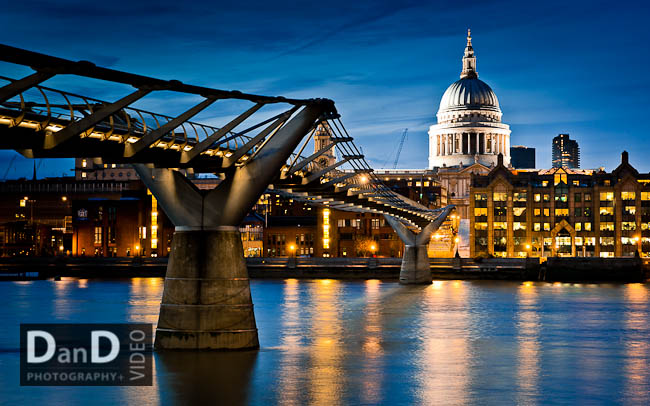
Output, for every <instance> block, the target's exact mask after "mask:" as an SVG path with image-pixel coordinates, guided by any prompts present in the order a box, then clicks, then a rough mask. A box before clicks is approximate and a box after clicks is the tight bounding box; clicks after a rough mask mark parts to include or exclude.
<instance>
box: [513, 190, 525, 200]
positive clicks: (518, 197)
mask: <svg viewBox="0 0 650 406" xmlns="http://www.w3.org/2000/svg"><path fill="white" fill-rule="evenodd" d="M526 196H527V195H526V192H515V194H514V198H513V200H514V201H515V202H525V201H526V200H527V199H526Z"/></svg>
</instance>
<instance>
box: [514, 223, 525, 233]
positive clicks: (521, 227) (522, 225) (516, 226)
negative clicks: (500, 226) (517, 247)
mask: <svg viewBox="0 0 650 406" xmlns="http://www.w3.org/2000/svg"><path fill="white" fill-rule="evenodd" d="M512 229H513V230H514V231H517V230H525V229H526V223H522V222H518V221H517V222H514V223H512Z"/></svg>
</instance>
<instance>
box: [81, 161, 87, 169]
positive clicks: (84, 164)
mask: <svg viewBox="0 0 650 406" xmlns="http://www.w3.org/2000/svg"><path fill="white" fill-rule="evenodd" d="M87 166H88V162H87V161H86V160H85V159H82V160H81V167H82V168H85V167H87Z"/></svg>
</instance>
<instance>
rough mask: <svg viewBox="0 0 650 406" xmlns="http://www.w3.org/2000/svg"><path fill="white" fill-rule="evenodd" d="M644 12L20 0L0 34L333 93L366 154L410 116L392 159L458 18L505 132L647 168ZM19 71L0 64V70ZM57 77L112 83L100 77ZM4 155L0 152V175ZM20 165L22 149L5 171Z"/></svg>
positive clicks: (197, 76)
mask: <svg viewBox="0 0 650 406" xmlns="http://www.w3.org/2000/svg"><path fill="white" fill-rule="evenodd" d="M649 10H650V6H649V5H648V4H647V3H646V2H626V1H617V2H612V1H580V2H571V1H544V2H534V3H533V2H525V1H516V0H505V1H494V2H489V1H473V0H465V1H459V2H425V1H422V0H418V1H395V2H388V1H375V2H365V1H338V0H335V1H329V2H307V1H303V2H279V1H259V0H252V1H246V2H242V1H232V2H221V1H214V2H209V1H195V2H182V1H178V0H174V1H167V0H162V1H152V2H144V1H138V0H133V1H130V2H124V3H122V4H118V3H116V2H108V1H104V2H90V1H87V0H58V1H50V0H43V1H29V0H27V1H14V2H10V3H6V4H5V5H4V6H3V10H2V13H0V27H1V28H0V31H1V32H2V40H1V41H2V42H3V43H5V44H8V45H13V46H17V47H21V48H26V49H29V50H34V51H38V52H43V53H48V54H52V55H56V56H60V57H64V58H69V59H73V60H89V61H93V62H95V63H96V64H98V65H101V66H106V67H111V68H114V69H119V70H125V71H130V72H134V73H140V74H145V75H149V76H155V77H160V78H163V79H178V80H181V81H183V82H185V83H192V84H198V85H204V86H210V87H216V88H223V89H237V90H241V91H246V92H256V93H261V94H269V95H284V96H291V97H305V98H307V97H327V98H331V99H333V100H334V101H335V102H336V105H337V107H338V109H339V112H340V113H341V114H342V120H343V122H344V123H345V124H346V126H347V128H348V130H349V131H350V133H351V135H352V136H353V137H355V139H356V141H357V144H358V145H360V146H361V147H362V148H363V151H364V153H365V154H366V156H367V157H368V158H369V161H370V163H371V165H373V166H374V167H376V168H378V167H382V166H383V165H384V163H385V162H387V161H388V162H389V163H388V166H392V161H393V159H394V154H395V150H396V149H397V146H398V143H399V139H400V136H401V133H402V131H403V129H404V128H408V129H409V135H408V140H407V142H406V144H405V146H404V150H403V152H402V156H401V159H400V163H399V167H401V168H424V167H426V166H427V153H428V136H427V130H428V127H429V125H431V124H434V123H435V113H436V111H437V109H438V104H439V102H440V98H441V96H442V94H443V92H444V90H445V89H446V88H447V86H448V85H449V84H451V83H452V82H454V81H455V80H457V79H458V75H459V74H460V69H461V57H462V53H463V49H464V46H465V33H466V29H467V28H468V27H470V28H471V29H472V34H473V44H474V49H475V51H476V55H477V58H478V72H479V76H480V78H481V79H482V80H484V81H486V82H487V83H488V84H489V85H490V86H491V87H492V88H493V90H494V91H495V92H496V94H497V96H498V98H499V102H500V104H501V109H502V111H503V121H504V122H505V123H507V124H510V126H511V129H512V138H511V144H512V145H526V146H531V147H535V148H536V149H537V166H538V167H539V168H546V167H549V166H550V163H551V162H550V161H551V158H550V156H551V153H550V146H551V139H552V138H553V137H554V136H555V135H557V134H558V133H560V132H567V133H569V134H570V135H571V137H572V138H574V139H577V140H578V142H579V144H580V149H581V159H582V167H584V168H596V167H599V166H605V167H606V168H607V169H608V170H611V169H613V168H614V167H616V165H618V163H619V161H620V153H621V151H623V150H624V149H626V150H628V151H630V161H631V163H632V165H634V166H635V167H636V168H637V169H639V170H640V171H642V172H648V171H650V159H648V157H650V143H649V142H647V141H646V138H647V132H648V127H647V119H648V117H649V116H650V114H648V113H649V112H650V111H649V107H648V106H649V102H650V100H649V97H648V95H649V94H650V80H649V79H648V73H647V72H648V64H649V62H650V58H649V56H648V50H647V47H648V42H649V41H648V39H649V37H650V35H649V34H648V20H649V17H650V11H649ZM24 73H28V72H27V71H21V70H19V69H15V68H14V67H12V66H9V65H7V64H0V75H12V74H24ZM57 83H61V82H57ZM48 84H50V83H48ZM50 85H51V86H52V87H54V84H50ZM58 87H61V86H58ZM66 90H73V91H79V92H84V93H86V94H87V95H89V96H93V97H96V98H99V99H108V100H112V99H114V98H115V97H116V94H115V93H114V92H111V91H109V90H106V89H104V88H102V87H99V86H96V87H92V86H87V87H84V88H82V89H75V88H72V89H66ZM122 94H124V93H122ZM152 103H153V107H152V106H148V107H149V108H150V109H155V108H158V107H160V106H161V105H163V106H164V107H160V109H162V110H163V111H161V112H168V111H166V110H168V109H169V108H170V107H169V103H168V102H166V103H163V104H161V103H160V100H158V101H157V102H156V101H155V100H154V101H153V102H152ZM156 103H157V104H156ZM181 111H182V110H181ZM14 154H15V153H14V152H10V151H0V176H1V175H3V174H4V172H5V170H6V169H7V165H8V164H9V160H10V159H11V156H12V155H14ZM46 162H47V163H46V164H43V165H41V168H40V170H39V177H41V176H60V175H61V174H62V173H66V174H71V172H70V169H71V168H72V166H73V164H72V161H71V160H48V161H46ZM31 173H32V163H31V161H30V160H27V159H24V158H22V157H20V158H19V159H17V160H16V162H15V164H14V166H13V167H12V168H11V170H10V171H9V177H10V178H16V177H21V176H26V177H31Z"/></svg>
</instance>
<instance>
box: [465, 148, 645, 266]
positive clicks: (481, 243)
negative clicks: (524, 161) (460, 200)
mask: <svg viewBox="0 0 650 406" xmlns="http://www.w3.org/2000/svg"><path fill="white" fill-rule="evenodd" d="M470 211H471V214H472V215H471V217H470V221H471V224H470V241H471V245H470V251H471V256H473V257H476V256H479V255H494V256H498V257H526V256H533V257H540V256H545V257H546V256H596V257H614V256H634V255H637V253H638V254H639V255H641V256H643V257H648V256H650V173H646V174H640V173H639V172H638V171H637V170H636V169H634V167H632V166H631V165H630V164H629V162H628V153H627V152H623V153H622V158H621V164H620V165H619V166H618V167H617V168H616V169H615V170H613V171H612V172H611V173H606V172H604V171H593V170H584V169H582V170H581V169H568V168H552V169H547V170H533V171H526V170H513V169H508V168H507V167H506V166H505V165H504V164H503V162H502V161H501V160H500V161H499V163H498V165H497V166H496V167H495V168H494V169H492V170H491V171H490V173H489V174H487V175H484V176H481V175H478V176H474V177H473V178H472V188H471V199H470Z"/></svg>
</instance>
